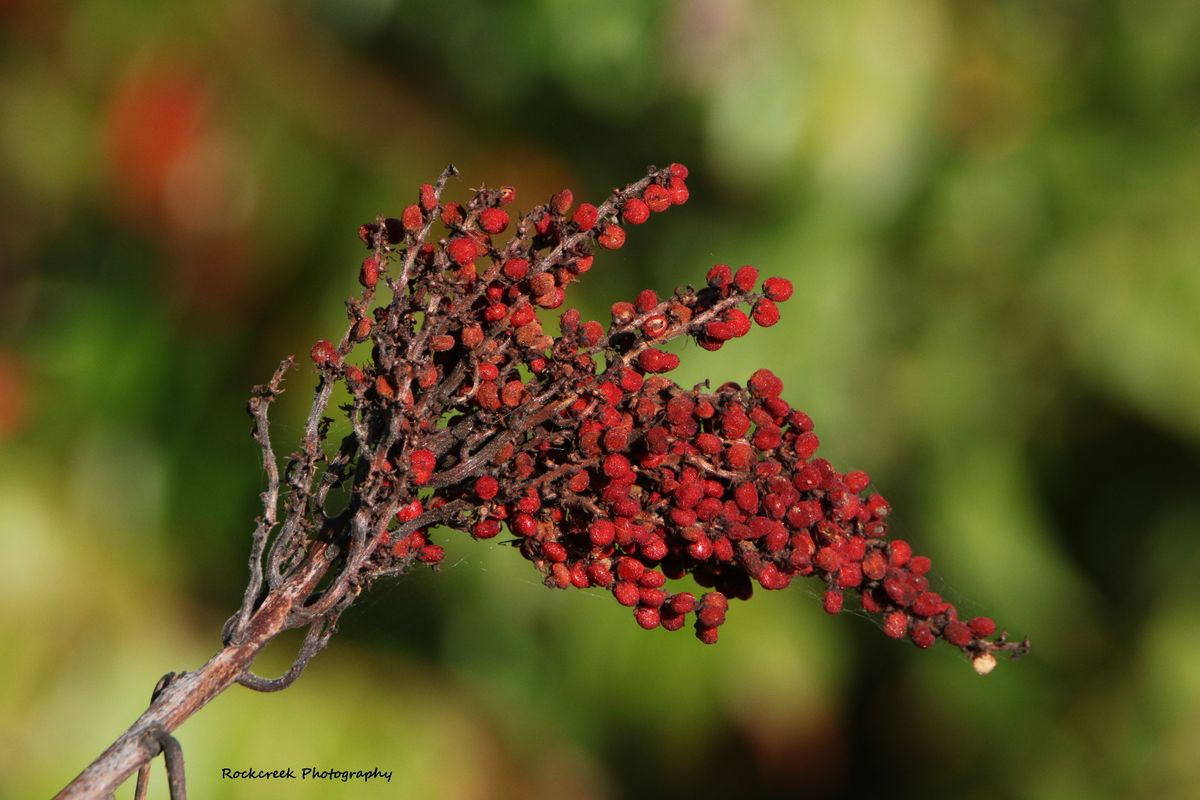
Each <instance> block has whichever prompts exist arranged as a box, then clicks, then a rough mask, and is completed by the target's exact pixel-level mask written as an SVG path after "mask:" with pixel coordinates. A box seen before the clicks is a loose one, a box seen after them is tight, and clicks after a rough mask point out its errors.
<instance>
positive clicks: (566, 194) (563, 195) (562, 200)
mask: <svg viewBox="0 0 1200 800" xmlns="http://www.w3.org/2000/svg"><path fill="white" fill-rule="evenodd" d="M574 202H575V195H574V193H573V192H572V191H571V190H570V189H563V190H562V191H561V192H559V193H558V194H556V195H554V197H552V198H550V210H551V211H553V212H554V213H555V214H558V215H559V216H563V215H565V214H566V213H567V212H568V211H570V209H571V204H572V203H574Z"/></svg>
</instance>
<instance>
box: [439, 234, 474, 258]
mask: <svg viewBox="0 0 1200 800" xmlns="http://www.w3.org/2000/svg"><path fill="white" fill-rule="evenodd" d="M477 252H478V251H477V250H476V244H475V240H474V239H469V238H467V237H466V236H456V237H454V238H453V239H451V240H450V241H449V242H448V243H447V244H446V255H448V256H450V260H451V261H453V262H454V263H455V264H470V263H471V262H472V261H474V260H475V257H476V254H477Z"/></svg>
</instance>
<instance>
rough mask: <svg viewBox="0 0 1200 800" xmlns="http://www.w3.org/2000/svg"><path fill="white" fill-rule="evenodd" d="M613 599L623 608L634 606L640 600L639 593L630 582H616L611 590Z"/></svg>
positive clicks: (636, 587)
mask: <svg viewBox="0 0 1200 800" xmlns="http://www.w3.org/2000/svg"><path fill="white" fill-rule="evenodd" d="M612 593H613V597H615V598H617V602H618V603H620V604H621V605H623V606H636V605H637V604H638V600H639V599H641V596H642V595H641V591H640V590H639V589H638V586H637V584H636V583H633V582H632V581H618V582H617V583H616V584H615V585H614V586H613V588H612Z"/></svg>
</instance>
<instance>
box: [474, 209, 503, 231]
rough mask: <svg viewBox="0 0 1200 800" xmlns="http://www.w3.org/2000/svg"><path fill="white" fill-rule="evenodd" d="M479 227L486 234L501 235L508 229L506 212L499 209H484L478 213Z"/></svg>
mask: <svg viewBox="0 0 1200 800" xmlns="http://www.w3.org/2000/svg"><path fill="white" fill-rule="evenodd" d="M479 227H481V228H483V229H484V230H485V231H487V232H488V233H493V234H495V233H503V232H504V229H505V228H507V227H508V212H507V211H505V210H504V209H501V208H485V209H484V210H483V211H481V212H479Z"/></svg>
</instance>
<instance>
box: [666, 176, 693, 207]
mask: <svg viewBox="0 0 1200 800" xmlns="http://www.w3.org/2000/svg"><path fill="white" fill-rule="evenodd" d="M688 194H689V193H688V188H687V184H686V183H684V181H683V178H680V177H679V176H678V175H674V176H672V177H671V180H670V181H669V182H668V183H667V197H669V198H670V200H671V205H673V206H681V205H683V204H684V203H686V202H687V201H688Z"/></svg>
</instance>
